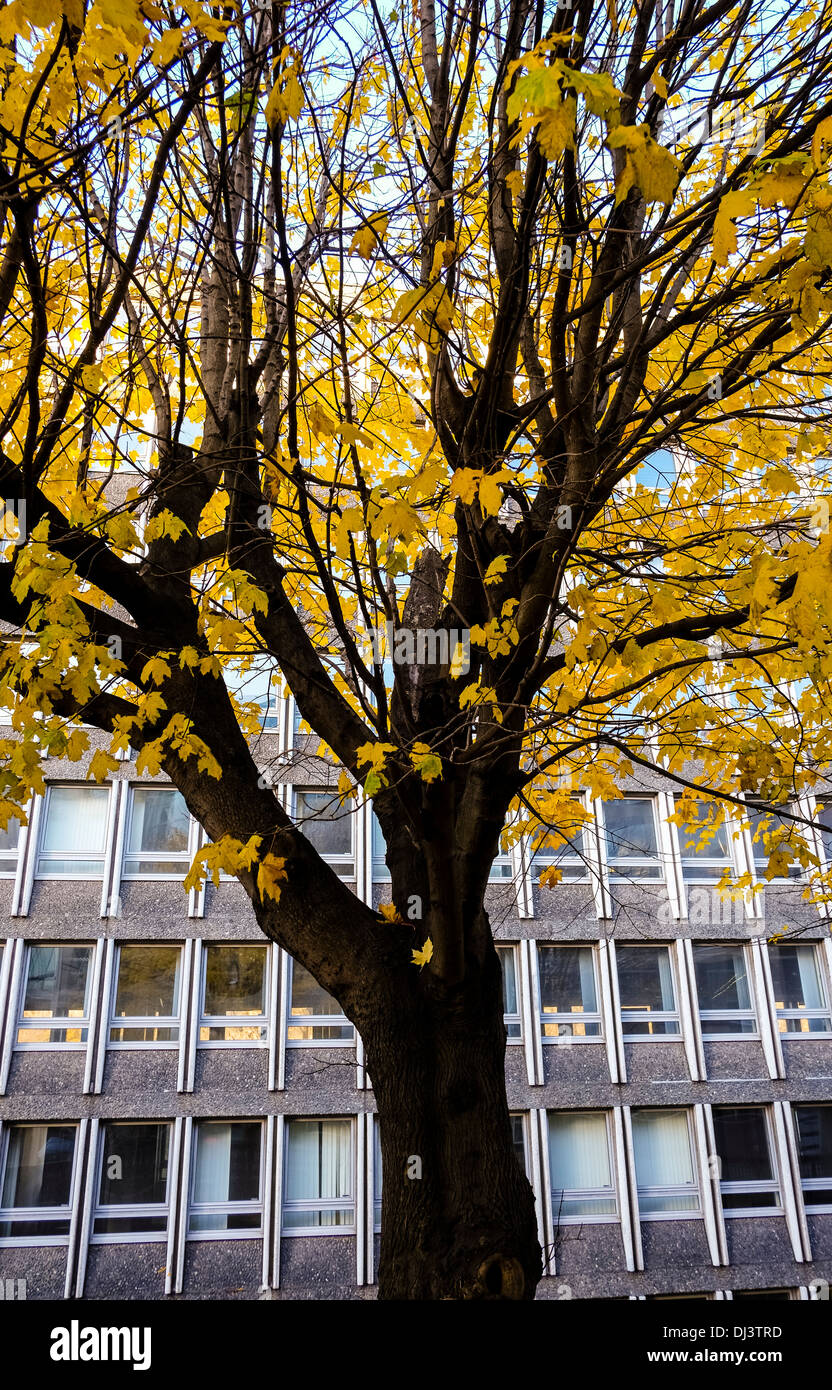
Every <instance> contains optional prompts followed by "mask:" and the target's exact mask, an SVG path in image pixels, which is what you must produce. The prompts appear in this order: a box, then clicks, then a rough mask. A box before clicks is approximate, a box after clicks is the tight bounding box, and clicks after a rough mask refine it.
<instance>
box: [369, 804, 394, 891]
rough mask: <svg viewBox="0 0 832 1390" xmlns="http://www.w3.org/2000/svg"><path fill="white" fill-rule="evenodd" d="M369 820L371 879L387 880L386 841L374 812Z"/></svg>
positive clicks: (388, 872)
mask: <svg viewBox="0 0 832 1390" xmlns="http://www.w3.org/2000/svg"><path fill="white" fill-rule="evenodd" d="M371 819H372V826H373V830H372V837H373V878H374V879H387V880H389V878H390V870H389V869H388V867H387V857H386V856H387V841H386V840H385V838H384V832H383V830H382V828H381V824H380V822H379V818H378V816H377V815H376V813H375V811H373V812H371Z"/></svg>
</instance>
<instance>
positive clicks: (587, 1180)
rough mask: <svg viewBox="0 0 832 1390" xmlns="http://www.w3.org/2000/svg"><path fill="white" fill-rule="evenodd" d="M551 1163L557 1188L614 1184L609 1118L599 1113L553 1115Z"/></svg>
mask: <svg viewBox="0 0 832 1390" xmlns="http://www.w3.org/2000/svg"><path fill="white" fill-rule="evenodd" d="M549 1166H550V1172H551V1179H552V1188H553V1190H554V1191H556V1192H557V1191H562V1190H563V1189H564V1188H569V1189H571V1190H577V1191H580V1189H581V1188H588V1187H589V1188H598V1187H610V1188H611V1187H612V1176H611V1173H610V1154H609V1144H608V1142H607V1121H606V1117H605V1116H604V1115H601V1114H598V1113H595V1114H593V1113H580V1114H562V1115H558V1114H550V1115H549Z"/></svg>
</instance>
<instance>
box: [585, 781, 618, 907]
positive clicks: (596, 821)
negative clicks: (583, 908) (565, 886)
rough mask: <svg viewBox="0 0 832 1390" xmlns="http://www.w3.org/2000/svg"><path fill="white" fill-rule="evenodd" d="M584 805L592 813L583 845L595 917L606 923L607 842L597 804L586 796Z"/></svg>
mask: <svg viewBox="0 0 832 1390" xmlns="http://www.w3.org/2000/svg"><path fill="white" fill-rule="evenodd" d="M585 805H586V808H587V810H591V811H592V820H591V821H588V822H587V823H586V827H585V830H584V844H585V845H586V857H587V865H588V868H589V878H590V882H591V884H592V895H593V897H594V899H595V915H596V917H597V918H598V919H599V921H600V920H604V921H606V920H607V919H609V918H611V917H612V914H613V905H612V896H611V894H610V890H609V879H608V876H607V842H606V837H605V836H604V834H603V825H602V812H601V811H600V809H599V806H598V803H596V802H591V801H589V800H588V794H587V800H586V801H585Z"/></svg>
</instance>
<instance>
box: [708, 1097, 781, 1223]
mask: <svg viewBox="0 0 832 1390" xmlns="http://www.w3.org/2000/svg"><path fill="white" fill-rule="evenodd" d="M713 1116H714V1133H715V1136H716V1152H717V1157H718V1159H719V1176H720V1188H721V1191H722V1208H723V1211H724V1212H725V1215H726V1216H767V1215H768V1214H769V1212H771V1211H773V1210H778V1211H779V1209H780V1189H779V1185H778V1182H777V1178H776V1176H775V1169H774V1162H773V1158H772V1148H771V1136H770V1134H769V1127H768V1122H767V1120H766V1112H765V1110H763V1109H762V1108H761V1107H756V1108H751V1107H748V1106H745V1107H743V1108H737V1109H734V1108H733V1107H731V1106H714V1111H713Z"/></svg>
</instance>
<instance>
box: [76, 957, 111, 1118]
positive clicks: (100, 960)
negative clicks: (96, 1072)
mask: <svg viewBox="0 0 832 1390" xmlns="http://www.w3.org/2000/svg"><path fill="white" fill-rule="evenodd" d="M103 964H104V941H103V939H101V938H99V939H98V941H96V943H95V958H94V960H93V967H92V988H91V990H90V1016H89V1024H88V1027H87V1050H86V1054H85V1057H84V1080H83V1083H82V1085H81V1090H82V1091H83V1093H84V1095H89V1093H90V1091H92V1090H93V1080H92V1065H93V1059H94V1057H95V1044H96V1041H97V1039H98V1021H99V1019H100V1017H101V1013H102V1008H101V999H100V997H99V996H100V992H101V967H102V965H103ZM103 1012H104V1013H105V1014H106V1012H107V1006H106V1004H105V1006H104V1010H103Z"/></svg>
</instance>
